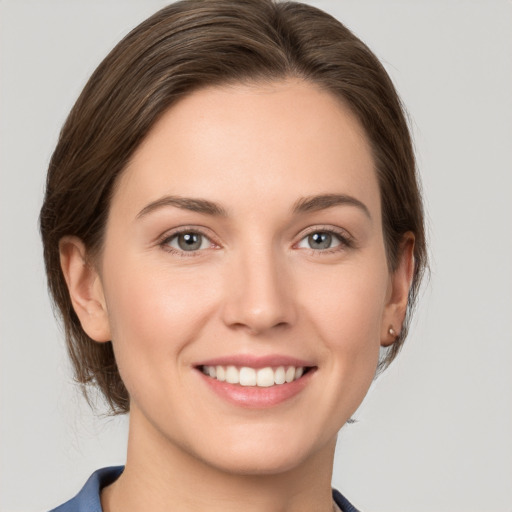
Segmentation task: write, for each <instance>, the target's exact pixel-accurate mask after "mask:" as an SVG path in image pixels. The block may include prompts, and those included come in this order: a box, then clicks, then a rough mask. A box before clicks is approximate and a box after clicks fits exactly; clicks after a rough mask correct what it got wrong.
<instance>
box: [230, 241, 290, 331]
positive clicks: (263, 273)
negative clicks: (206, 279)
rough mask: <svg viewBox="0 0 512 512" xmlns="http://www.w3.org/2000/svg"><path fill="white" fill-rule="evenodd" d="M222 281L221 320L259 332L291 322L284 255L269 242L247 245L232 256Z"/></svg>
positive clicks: (288, 287) (288, 281)
mask: <svg viewBox="0 0 512 512" xmlns="http://www.w3.org/2000/svg"><path fill="white" fill-rule="evenodd" d="M233 260H234V261H232V265H231V266H230V271H229V272H228V275H229V283H226V298H225V300H226V303H225V309H224V314H225V322H226V323H227V324H229V325H230V326H239V327H240V326H245V327H246V328H247V329H248V330H249V331H250V332H252V333H260V332H263V331H266V330H268V329H271V328H272V327H276V326H279V325H287V324H288V325H289V324H291V323H292V322H293V321H294V307H293V303H292V296H291V293H290V292H291V289H292V283H291V282H290V275H289V272H288V271H287V268H286V263H285V261H284V260H285V256H284V255H282V254H280V253H279V252H278V251H276V250H275V248H274V247H273V246H272V244H271V243H270V242H268V243H266V244H265V243H261V244H256V243H253V244H248V245H246V246H245V247H244V248H243V249H240V251H239V252H238V253H237V254H236V255H234V258H233Z"/></svg>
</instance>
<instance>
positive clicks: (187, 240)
mask: <svg viewBox="0 0 512 512" xmlns="http://www.w3.org/2000/svg"><path fill="white" fill-rule="evenodd" d="M178 245H179V246H180V249H183V250H184V251H193V250H195V249H199V247H201V235H199V234H197V233H185V234H182V235H180V236H179V237H178Z"/></svg>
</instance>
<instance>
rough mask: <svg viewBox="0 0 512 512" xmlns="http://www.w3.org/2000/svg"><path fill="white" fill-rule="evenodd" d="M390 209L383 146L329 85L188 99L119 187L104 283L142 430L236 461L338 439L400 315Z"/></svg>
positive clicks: (240, 464) (256, 88) (164, 441)
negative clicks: (387, 217) (386, 216)
mask: <svg viewBox="0 0 512 512" xmlns="http://www.w3.org/2000/svg"><path fill="white" fill-rule="evenodd" d="M381 223H382V219H381V204H380V197H379V187H378V183H377V178H376V175H375V170H374V162H373V159H372V155H371V151H370V147H369V144H368V142H367V140H366V138H365V135H364V132H363V130H362V128H361V127H360V126H359V124H358V122H357V120H356V119H355V118H354V117H353V116H352V115H351V113H350V112H349V110H348V109H347V108H346V107H345V106H344V105H343V104H342V103H341V102H340V101H339V100H337V99H336V98H335V97H333V96H332V95H330V94H329V93H327V92H324V91H321V90H320V89H318V88H317V87H315V86H313V85H311V84H308V83H305V82H300V81H291V80H290V81H285V82H278V83H275V84H270V85H269V84H265V85H251V86H249V85H237V86H229V87H228V86H225V87H219V88H207V89H204V90H201V91H198V92H195V93H193V94H192V95H190V96H189V97H187V98H186V99H184V100H182V101H181V102H179V103H178V104H176V105H175V106H173V107H172V108H171V109H170V110H169V111H168V112H167V113H166V114H165V115H164V116H163V117H162V118H161V119H160V121H159V122H158V123H157V124H156V125H155V126H154V128H153V129H152V131H151V132H150V134H149V135H148V137H147V138H146V139H145V141H144V143H143V144H142V145H141V146H140V147H139V148H138V150H137V152H136V153H135V155H134V157H133V159H132V160H131V162H130V164H129V166H128V168H127V169H126V170H125V171H124V173H123V175H122V176H121V178H120V180H119V182H118V184H117V187H116V189H115V193H114V196H113V199H112V203H111V210H110V215H109V219H108V224H107V227H106V233H105V244H104V249H103V252H102V255H101V258H100V261H99V264H98V269H99V270H98V278H97V280H96V281H95V284H94V287H93V288H94V290H95V292H94V293H96V294H97V298H98V303H100V304H101V308H102V309H104V312H105V316H104V324H101V325H100V327H97V332H96V339H102V338H105V339H110V337H111V339H112V342H113V346H114V350H115V354H116V359H117V362H118V366H119V370H120V373H121V376H122V378H123V381H124V382H125V385H126V387H127V389H128V391H129V394H130V400H131V401H130V406H131V428H133V429H135V430H137V431H138V432H139V433H140V435H141V436H142V437H144V436H146V437H147V438H151V439H152V443H153V444H156V445H158V446H159V447H160V448H159V449H161V450H164V451H165V450H167V449H179V450H181V451H182V452H183V453H186V454H189V455H191V456H193V457H195V458H196V459H197V460H199V461H202V462H204V463H205V464H208V465H210V466H214V467H218V468H222V469H223V470H228V471H233V472H246V473H247V472H249V473H250V472H253V473H272V472H279V471H285V470H287V469H290V468H293V467H296V466H298V465H300V464H302V463H304V462H305V461H307V460H311V457H315V456H317V455H319V454H325V453H327V452H330V451H332V450H331V447H332V446H334V442H335V438H336V434H337V431H338V430H339V429H340V428H341V427H342V425H343V424H344V423H345V422H346V421H347V419H348V418H350V416H351V415H352V414H353V413H354V411H355V409H356V408H357V406H358V405H359V404H360V402H361V401H362V399H363V397H364V395H365V394H366V392H367V389H368V387H369V385H370V383H371V381H372V379H373V376H374V373H375V369H376V365H377V361H378V355H379V347H380V345H381V344H383V343H389V342H391V341H392V340H389V339H388V337H389V335H388V334H387V332H388V329H389V326H390V325H393V324H395V329H396V325H397V318H396V315H397V313H396V305H395V304H394V303H395V302H396V301H395V299H394V297H395V296H396V293H395V292H396V290H395V291H394V286H395V285H394V277H393V276H392V275H390V273H389V269H388V266H387V262H386V254H385V247H384V241H383V234H382V225H381ZM83 323H84V322H83ZM100 323H101V322H100ZM399 323H400V322H398V324H399ZM86 325H87V322H86V321H85V325H84V326H86ZM101 329H104V333H103V335H101V334H98V333H100V331H101ZM86 330H87V329H86ZM326 447H329V449H328V450H326ZM322 456H326V455H322Z"/></svg>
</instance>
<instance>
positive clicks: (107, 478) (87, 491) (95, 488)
mask: <svg viewBox="0 0 512 512" xmlns="http://www.w3.org/2000/svg"><path fill="white" fill-rule="evenodd" d="M123 469H124V466H113V467H110V468H103V469H98V471H95V472H94V473H93V474H92V475H91V476H90V478H89V480H87V482H86V484H85V485H84V486H83V488H82V490H81V491H80V492H79V493H78V494H77V495H76V496H75V497H74V498H72V499H70V500H69V501H66V503H64V504H63V505H61V506H60V507H57V508H54V509H53V510H51V511H50V512H103V510H102V508H101V502H100V493H101V489H103V488H104V487H106V486H107V485H110V484H111V483H112V482H115V481H116V480H117V478H118V477H119V475H120V474H121V473H122V472H123ZM332 497H333V499H334V501H335V502H336V504H337V505H338V507H340V509H341V510H342V512H358V510H357V509H356V508H355V507H354V506H353V505H351V504H350V503H349V502H348V501H347V500H346V498H344V497H343V496H342V495H341V494H340V493H339V492H338V491H337V490H336V489H333V491H332Z"/></svg>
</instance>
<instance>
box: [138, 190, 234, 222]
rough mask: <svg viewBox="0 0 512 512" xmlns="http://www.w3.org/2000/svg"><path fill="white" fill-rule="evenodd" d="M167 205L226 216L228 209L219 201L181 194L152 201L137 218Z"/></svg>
mask: <svg viewBox="0 0 512 512" xmlns="http://www.w3.org/2000/svg"><path fill="white" fill-rule="evenodd" d="M165 206H174V207H176V208H181V209H182V210H189V211H192V212H197V213H203V214H205V215H215V216H221V217H225V216H226V215H227V214H226V210H224V208H222V206H220V205H218V204H217V203H213V202H212V201H207V200H206V199H195V198H191V197H180V196H164V197H161V198H160V199H157V200H156V201H153V202H152V203H149V204H148V205H147V206H145V207H144V208H143V209H142V210H141V211H140V212H139V213H138V214H137V219H140V218H141V217H144V216H146V215H148V214H150V213H151V212H153V211H155V210H158V209H160V208H163V207H165Z"/></svg>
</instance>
